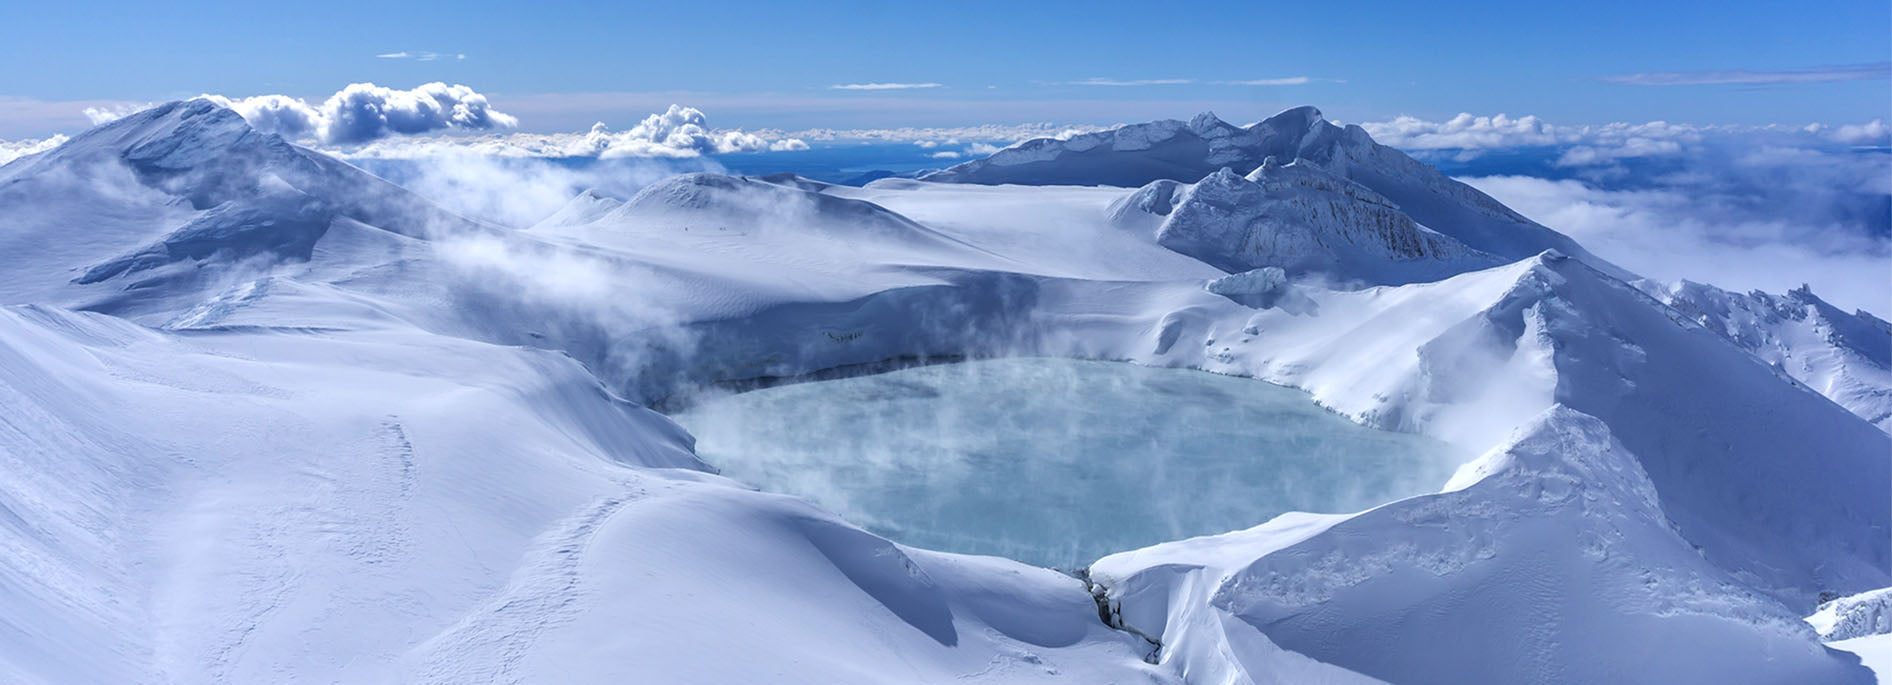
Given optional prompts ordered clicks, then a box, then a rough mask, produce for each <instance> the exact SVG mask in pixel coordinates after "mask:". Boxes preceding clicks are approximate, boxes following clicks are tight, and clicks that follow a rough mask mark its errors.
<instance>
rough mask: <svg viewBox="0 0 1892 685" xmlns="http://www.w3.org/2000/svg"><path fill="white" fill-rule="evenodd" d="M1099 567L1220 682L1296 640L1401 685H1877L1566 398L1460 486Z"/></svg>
mask: <svg viewBox="0 0 1892 685" xmlns="http://www.w3.org/2000/svg"><path fill="white" fill-rule="evenodd" d="M1091 573H1092V577H1093V579H1095V580H1097V581H1099V582H1102V583H1104V584H1105V585H1106V586H1107V587H1109V588H1110V597H1111V601H1112V603H1113V607H1114V610H1115V611H1116V612H1117V613H1118V615H1119V616H1120V617H1121V620H1122V621H1123V622H1124V623H1125V624H1127V625H1129V626H1131V627H1134V628H1137V629H1139V630H1142V631H1144V632H1146V633H1150V634H1152V635H1153V636H1158V637H1159V638H1160V639H1161V640H1162V641H1163V642H1164V644H1165V645H1166V649H1165V658H1166V659H1167V660H1168V661H1166V662H1165V663H1166V664H1170V663H1171V662H1174V663H1173V666H1174V667H1175V668H1177V669H1180V670H1182V671H1184V672H1188V673H1191V674H1192V675H1194V676H1195V677H1197V678H1199V679H1200V680H1202V681H1209V682H1230V681H1236V682H1243V681H1248V680H1259V679H1262V678H1267V677H1268V676H1266V675H1261V674H1258V673H1257V672H1256V671H1258V670H1259V669H1255V668H1254V667H1253V665H1252V664H1253V663H1254V662H1253V661H1251V660H1261V659H1267V658H1270V657H1273V656H1274V655H1277V654H1279V653H1280V652H1281V651H1282V650H1292V651H1293V652H1296V653H1299V654H1303V655H1306V656H1308V657H1312V658H1314V659H1318V660H1320V661H1322V662H1326V663H1328V664H1332V665H1334V666H1337V667H1342V668H1346V669H1349V670H1350V671H1353V672H1355V673H1358V674H1364V675H1366V676H1371V677H1375V678H1380V679H1384V680H1386V681H1388V682H1400V683H1463V682H1491V683H1500V682H1502V683H1526V682H1572V683H1604V682H1648V683H1662V682H1861V681H1867V680H1869V676H1867V677H1862V676H1863V675H1864V674H1861V673H1859V672H1858V670H1857V669H1856V668H1853V667H1849V666H1848V665H1847V664H1846V662H1845V661H1844V660H1843V659H1839V658H1835V657H1834V656H1833V655H1832V654H1831V653H1830V652H1828V650H1826V649H1824V648H1823V647H1821V646H1820V645H1819V644H1818V643H1817V642H1813V641H1811V640H1809V639H1808V634H1809V632H1810V631H1808V630H1807V626H1806V625H1805V624H1803V623H1801V622H1800V621H1799V620H1798V619H1797V617H1795V616H1794V615H1793V612H1790V611H1788V610H1786V609H1785V608H1784V607H1781V606H1779V605H1777V604H1773V603H1771V602H1768V601H1767V600H1765V599H1764V598H1761V597H1757V596H1754V595H1751V594H1749V593H1747V592H1745V591H1743V589H1742V588H1741V586H1740V584H1739V583H1738V582H1737V581H1736V580H1735V579H1734V578H1733V577H1731V576H1730V575H1728V574H1727V573H1725V572H1724V571H1722V570H1720V569H1717V568H1715V567H1714V566H1713V565H1712V564H1710V563H1708V562H1707V561H1705V560H1703V559H1702V558H1701V557H1700V556H1699V555H1698V554H1696V552H1695V550H1694V549H1692V548H1690V546H1689V545H1688V544H1687V543H1685V542H1684V541H1683V540H1681V539H1680V538H1678V537H1676V536H1675V535H1673V534H1672V532H1671V531H1670V530H1669V528H1668V526H1667V523H1666V521H1665V519H1664V517H1663V512H1662V510H1661V506H1660V502H1659V496H1658V493H1657V489H1656V488H1655V487H1654V486H1653V484H1652V483H1651V482H1650V480H1649V478H1648V477H1647V476H1646V475H1645V474H1644V473H1643V470H1642V469H1641V468H1640V466H1639V465H1638V464H1637V459H1636V458H1635V456H1634V455H1631V454H1630V453H1629V452H1628V451H1627V450H1625V449H1624V447H1623V446H1622V444H1621V443H1619V442H1617V441H1616V440H1614V439H1612V436H1611V434H1610V431H1609V429H1608V428H1607V427H1606V426H1605V425H1604V424H1603V422H1601V421H1598V420H1597V419H1595V418H1593V417H1590V416H1587V415H1584V414H1582V413H1579V412H1577V411H1574V410H1571V409H1569V408H1566V407H1563V406H1561V405H1559V406H1555V407H1553V408H1551V409H1550V410H1547V411H1546V412H1545V413H1544V414H1542V415H1540V416H1539V417H1537V418H1536V419H1533V420H1532V421H1531V422H1530V423H1528V424H1526V425H1525V426H1524V427H1522V428H1520V429H1519V431H1518V433H1517V435H1516V436H1515V437H1514V438H1513V439H1512V440H1511V441H1509V442H1508V443H1506V444H1505V445H1502V446H1500V447H1497V448H1495V449H1493V450H1492V451H1491V452H1490V453H1487V454H1486V455H1485V456H1484V457H1482V458H1480V459H1479V460H1477V461H1475V462H1473V463H1472V464H1469V465H1467V466H1466V467H1465V468H1464V469H1463V470H1461V471H1460V475H1459V476H1458V477H1457V478H1455V479H1454V482H1453V483H1452V484H1451V485H1448V492H1445V493H1442V494H1439V495H1433V496H1427V497H1419V498H1413V499H1409V500H1404V501H1400V502H1395V503H1393V504H1388V505H1386V506H1383V507H1380V508H1378V509H1374V510H1371V511H1368V512H1364V513H1362V514H1359V515H1356V516H1351V517H1346V516H1312V515H1290V516H1284V517H1281V518H1278V519H1275V520H1274V521H1270V522H1268V523H1267V524H1265V525H1262V526H1259V527H1256V528H1254V529H1251V530H1246V531H1240V532H1235V533H1229V534H1227V535H1222V536H1215V537H1209V538H1198V539H1192V540H1185V541H1181V542H1175V543H1168V544H1164V545H1158V546H1156V547H1151V548H1148V549H1143V550H1138V551H1134V552H1126V553H1123V554H1118V555H1113V556H1111V557H1107V558H1105V559H1104V560H1102V561H1099V562H1098V563H1097V564H1096V565H1095V566H1093V567H1092V570H1091ZM1601 626H1608V628H1607V629H1598V628H1599V627H1601ZM1368 645H1371V647H1370V648H1368V647H1366V646H1368ZM1495 645H1503V647H1501V648H1497V649H1498V650H1500V651H1502V653H1503V654H1502V656H1496V655H1493V654H1492V653H1491V652H1492V650H1493V649H1494V646H1495ZM1735 655H1739V656H1735ZM1316 675H1318V674H1306V675H1300V676H1294V677H1287V678H1283V680H1286V681H1296V682H1301V681H1306V680H1309V679H1312V678H1314V677H1315V676H1316ZM1336 680H1339V679H1338V678H1336Z"/></svg>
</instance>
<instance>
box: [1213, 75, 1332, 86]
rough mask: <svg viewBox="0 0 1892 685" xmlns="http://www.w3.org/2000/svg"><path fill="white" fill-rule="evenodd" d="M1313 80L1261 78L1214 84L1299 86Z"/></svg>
mask: <svg viewBox="0 0 1892 685" xmlns="http://www.w3.org/2000/svg"><path fill="white" fill-rule="evenodd" d="M1313 80H1314V79H1311V78H1308V77H1306V76H1289V77H1287V78H1261V79H1254V80H1252V81H1217V82H1216V83H1218V84H1221V85H1225V86H1299V85H1306V84H1307V83H1309V82H1311V81H1313Z"/></svg>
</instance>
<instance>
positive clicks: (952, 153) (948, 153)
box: [927, 150, 960, 159]
mask: <svg viewBox="0 0 1892 685" xmlns="http://www.w3.org/2000/svg"><path fill="white" fill-rule="evenodd" d="M959 154H960V153H959V151H958V150H940V151H939V152H935V153H933V154H930V155H927V156H928V157H931V158H933V159H959Z"/></svg>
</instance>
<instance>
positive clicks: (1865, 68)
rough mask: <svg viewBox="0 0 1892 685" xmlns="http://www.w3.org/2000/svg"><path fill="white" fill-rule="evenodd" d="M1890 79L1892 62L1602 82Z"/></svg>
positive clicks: (1777, 82) (1665, 83) (1668, 74)
mask: <svg viewBox="0 0 1892 685" xmlns="http://www.w3.org/2000/svg"><path fill="white" fill-rule="evenodd" d="M1888 77H1892V62H1870V63H1866V64H1844V65H1839V66H1830V67H1813V68H1808V69H1783V70H1777V71H1743V70H1723V71H1655V72H1645V73H1640V74H1620V75H1616V76H1605V77H1603V78H1602V80H1603V81H1605V82H1608V83H1617V84H1622V85H1626V86H1706V85H1743V86H1779V85H1795V84H1803V83H1827V82H1832V81H1867V80H1877V79H1884V78H1888Z"/></svg>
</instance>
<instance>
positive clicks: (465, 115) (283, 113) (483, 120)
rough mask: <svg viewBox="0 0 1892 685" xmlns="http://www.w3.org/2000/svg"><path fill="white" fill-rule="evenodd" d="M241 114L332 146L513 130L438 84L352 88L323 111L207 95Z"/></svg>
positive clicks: (472, 96) (476, 98)
mask: <svg viewBox="0 0 1892 685" xmlns="http://www.w3.org/2000/svg"><path fill="white" fill-rule="evenodd" d="M202 97H204V98H206V99H209V100H212V101H215V102H217V103H219V104H222V105H224V106H226V107H229V108H231V109H233V110H236V112H237V113H238V114H242V115H243V118H245V119H248V120H249V121H250V124H251V125H252V126H255V127H256V128H257V129H259V130H263V131H271V132H275V133H280V134H282V135H284V136H286V137H290V138H314V139H316V140H318V141H321V142H323V143H328V144H332V145H333V144H357V143H366V142H369V141H374V140H378V139H382V138H386V137H388V136H391V135H414V134H419V133H428V132H432V131H439V130H445V129H470V130H482V129H493V128H512V127H514V126H517V125H518V124H519V121H518V120H517V119H514V118H513V117H512V116H510V115H507V114H505V113H502V112H500V111H498V110H495V109H493V108H492V107H491V105H489V104H488V103H487V101H486V96H484V95H481V94H479V93H478V92H475V91H474V90H473V89H472V88H468V87H466V86H463V85H458V84H455V85H447V84H445V83H440V82H434V83H428V84H424V85H422V86H420V87H418V88H414V89H412V90H400V89H395V88H386V87H383V86H378V85H375V84H373V83H353V84H349V85H348V86H347V87H345V88H343V89H341V90H340V91H338V92H336V93H335V94H334V95H331V96H329V97H328V99H327V100H325V101H323V103H322V104H321V105H320V106H313V105H310V104H308V103H306V102H303V101H302V100H301V99H298V98H293V97H289V96H286V95H258V96H253V97H245V98H229V97H224V96H222V95H204V96H202Z"/></svg>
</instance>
